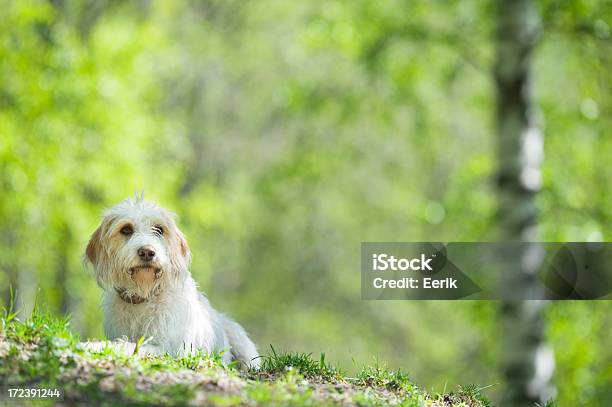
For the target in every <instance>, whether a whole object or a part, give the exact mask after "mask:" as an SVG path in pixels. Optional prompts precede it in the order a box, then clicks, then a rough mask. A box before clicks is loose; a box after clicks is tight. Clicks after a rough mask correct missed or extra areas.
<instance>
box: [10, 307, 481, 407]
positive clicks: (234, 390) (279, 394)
mask: <svg viewBox="0 0 612 407" xmlns="http://www.w3.org/2000/svg"><path fill="white" fill-rule="evenodd" d="M0 324H1V325H0V382H2V383H5V384H7V385H12V386H39V387H43V386H59V387H62V388H64V391H65V400H64V402H63V404H64V405H83V406H90V405H108V406H116V405H131V406H141V405H142V406H150V405H177V406H178V405H212V406H227V405H245V406H258V405H265V406H269V405H317V406H318V405H359V406H371V405H372V406H374V405H401V406H478V407H481V406H489V405H490V403H489V401H488V400H487V399H486V398H485V397H484V396H483V395H482V394H481V391H480V389H479V388H478V387H476V386H466V387H460V388H459V389H458V390H457V391H455V392H452V393H447V394H428V393H427V392H425V391H423V390H422V389H420V388H418V387H417V386H416V385H415V384H414V383H412V382H411V381H410V380H409V379H408V376H407V375H406V374H405V373H403V372H401V371H392V370H388V369H386V368H384V367H382V366H378V365H375V366H367V367H365V368H363V370H361V372H359V373H358V374H357V375H356V377H347V376H346V375H345V374H343V373H342V372H341V371H340V370H339V369H337V368H335V367H333V366H330V365H329V364H328V363H327V362H326V360H325V354H322V355H321V356H320V358H318V359H315V358H312V357H311V355H308V354H300V353H281V352H277V351H276V350H275V349H274V348H272V347H271V351H270V352H268V354H267V355H265V356H264V357H263V360H262V367H261V369H260V370H251V371H247V372H241V371H239V370H238V369H236V368H235V367H233V366H229V367H227V366H223V364H222V363H221V359H220V357H219V355H205V354H202V353H195V354H192V355H189V356H185V357H181V358H175V357H170V356H141V355H138V354H136V355H126V354H125V353H122V352H119V351H117V349H115V348H114V347H113V346H111V345H109V346H105V347H102V348H101V349H99V350H91V349H89V348H88V347H87V346H84V345H83V343H82V342H79V338H78V337H77V336H76V335H74V334H73V333H72V332H71V331H70V329H69V320H68V319H58V318H56V317H53V316H51V315H48V314H46V313H40V312H35V313H33V315H32V316H31V317H30V318H28V319H26V320H23V321H21V320H18V319H17V318H16V317H15V315H14V314H11V313H9V312H5V313H4V316H3V317H2V318H1V320H0ZM5 396H6V395H3V397H5ZM2 402H3V401H2V398H0V404H2ZM42 404H43V405H44V404H45V402H43V403H42ZM47 404H54V403H53V402H47ZM32 405H41V402H35V403H34V402H33V403H32Z"/></svg>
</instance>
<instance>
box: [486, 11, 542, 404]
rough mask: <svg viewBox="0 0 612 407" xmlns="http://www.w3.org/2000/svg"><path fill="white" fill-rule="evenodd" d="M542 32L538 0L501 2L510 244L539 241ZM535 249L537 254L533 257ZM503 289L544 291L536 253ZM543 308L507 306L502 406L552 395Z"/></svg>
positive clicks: (525, 253) (502, 217)
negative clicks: (536, 60)
mask: <svg viewBox="0 0 612 407" xmlns="http://www.w3.org/2000/svg"><path fill="white" fill-rule="evenodd" d="M538 32H539V15H538V11H537V7H536V4H535V2H534V1H533V0H499V1H498V7H497V63H496V66H495V79H496V85H497V125H498V133H499V150H498V154H499V157H498V159H499V165H500V166H499V174H498V176H499V178H498V193H499V223H500V226H501V238H502V240H503V241H514V242H516V241H524V242H529V241H535V240H536V238H537V236H536V234H535V233H536V224H537V213H536V207H535V198H536V195H537V193H538V191H539V190H540V185H541V170H540V164H541V161H542V158H543V138H542V133H541V132H540V129H539V128H538V126H537V124H536V120H535V117H534V107H533V102H532V97H531V85H530V79H531V76H530V65H531V55H532V51H533V49H534V47H535V44H536V42H537V37H538ZM534 250H536V251H534ZM504 263H505V267H506V269H505V272H504V277H503V278H504V280H505V281H504V287H505V288H506V289H508V290H510V292H523V293H524V292H531V293H533V294H534V295H537V294H536V293H535V292H534V291H535V290H537V285H536V274H535V273H536V272H537V271H538V269H539V268H540V267H541V265H542V255H541V253H538V252H537V248H535V249H534V247H533V246H531V247H530V246H529V245H520V246H519V245H516V247H515V248H513V249H512V250H511V251H510V252H509V253H508V255H507V256H506V257H505V259H504ZM542 306H543V303H542V302H540V301H505V302H503V303H502V305H501V319H502V323H501V325H502V329H503V335H502V341H503V343H502V345H503V346H502V355H501V364H502V371H503V374H504V376H505V379H506V384H507V386H508V387H507V389H506V391H505V394H504V398H503V401H502V403H503V405H507V406H513V407H519V406H532V407H533V406H534V403H535V402H543V401H545V400H546V399H547V398H549V397H550V396H551V395H552V386H551V385H550V380H551V378H552V373H553V370H554V361H553V356H552V352H551V351H550V348H548V347H547V346H546V344H545V342H544V337H543V333H544V330H543V320H542Z"/></svg>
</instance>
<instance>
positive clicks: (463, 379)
mask: <svg viewBox="0 0 612 407" xmlns="http://www.w3.org/2000/svg"><path fill="white" fill-rule="evenodd" d="M539 4H540V11H541V15H542V19H543V36H542V39H541V41H540V44H539V46H538V50H537V54H536V61H535V66H534V69H535V71H534V73H535V83H534V85H535V89H536V95H535V97H536V101H537V103H538V106H539V108H540V118H541V124H542V126H543V128H544V130H545V161H544V166H543V170H544V185H543V191H542V193H541V194H540V198H539V206H540V213H541V216H540V238H541V239H540V240H542V241H583V240H610V236H611V232H610V227H609V226H610V217H611V214H612V200H611V199H610V179H611V175H612V174H611V171H612V170H611V166H610V164H609V160H610V157H611V153H612V145H611V144H612V137H610V130H611V129H612V114H611V113H612V93H611V92H610V89H612V71H610V69H609V68H610V66H611V56H612V52H611V51H612V37H611V33H610V25H611V24H612V21H611V20H612V4H611V3H610V2H609V1H603V0H602V1H587V0H579V1H562V2H558V1H550V0H547V1H541V2H540V3H539ZM0 7H1V10H2V11H1V12H0V193H1V198H0V269H1V270H2V272H1V273H0V289H1V290H2V296H3V300H4V301H6V300H7V298H8V291H9V290H8V287H9V283H12V284H13V285H14V286H15V287H16V288H17V290H18V292H19V297H18V305H20V306H22V307H23V309H24V312H27V310H28V309H30V308H31V307H32V305H33V302H34V297H35V296H37V297H38V302H39V304H45V305H46V306H47V307H49V308H50V309H51V310H52V311H55V312H57V313H70V314H71V315H72V318H73V324H74V326H75V327H76V328H77V329H78V330H79V331H81V333H82V334H84V335H85V336H91V337H100V336H102V332H101V326H100V325H101V324H100V310H99V308H98V301H99V294H100V293H99V289H98V288H97V286H96V285H95V282H94V280H93V278H92V277H91V273H88V272H85V271H84V268H85V267H84V266H83V263H82V253H83V251H84V247H85V245H86V242H87V240H88V236H89V234H90V233H91V232H92V231H93V230H94V229H95V227H96V225H97V223H98V222H99V215H100V213H101V211H102V209H103V208H104V207H107V206H109V205H112V204H114V203H117V202H118V201H120V200H122V199H125V198H126V197H128V196H131V195H133V194H134V192H137V191H141V190H144V191H145V195H146V197H147V198H149V199H153V200H155V201H157V202H158V203H159V204H161V205H162V206H165V207H168V208H170V209H172V210H174V211H175V212H177V213H178V214H179V215H180V216H179V218H180V225H181V227H182V228H183V230H184V231H185V233H186V235H187V237H188V239H189V242H190V245H191V248H192V251H193V253H194V263H193V274H194V276H195V278H196V280H197V281H198V282H199V283H200V285H201V287H202V289H203V290H205V291H206V292H207V293H208V294H209V296H210V297H211V299H212V301H213V303H214V304H216V305H217V306H218V307H219V308H221V309H224V310H228V311H229V312H231V313H232V314H233V315H235V316H236V317H237V319H238V320H240V321H241V322H244V324H245V325H246V326H247V328H248V329H249V330H250V331H251V332H252V333H253V336H254V338H255V339H256V341H257V342H258V343H259V344H260V345H261V347H262V348H266V346H267V344H269V343H272V344H274V346H275V347H276V348H280V349H290V350H293V351H300V352H313V353H314V354H319V353H320V352H321V351H325V352H326V354H327V355H328V357H329V359H330V360H331V361H333V362H340V365H341V366H342V367H343V368H344V369H347V370H348V371H351V370H353V369H354V367H355V366H354V364H355V363H356V362H355V361H357V362H359V363H362V362H363V363H367V362H371V361H372V360H373V358H380V359H381V360H385V361H389V364H390V367H392V368H402V370H404V371H408V372H410V373H411V374H412V375H413V379H414V380H415V381H416V382H417V383H420V384H421V385H424V386H431V387H433V388H435V390H438V391H441V390H442V388H443V387H444V386H445V385H446V384H448V386H452V385H454V384H457V383H467V382H474V383H481V384H483V385H484V384H493V383H501V382H502V379H501V377H500V376H499V375H498V373H496V367H497V364H498V356H499V354H500V352H503V349H501V348H500V346H499V341H500V332H499V326H498V323H497V319H496V307H497V305H496V304H495V303H485V302H468V301H465V302H452V303H451V302H430V303H425V302H420V303H416V302H383V301H376V302H365V301H361V300H360V294H359V293H360V291H359V278H358V274H359V244H360V242H362V241H394V240H397V241H423V240H436V241H486V240H494V239H495V237H496V235H497V232H496V224H495V207H496V201H495V186H494V184H493V175H494V172H495V167H496V162H495V151H496V150H495V149H496V134H495V126H494V113H495V99H494V81H493V77H492V68H491V67H492V63H493V58H494V53H495V52H494V41H493V31H494V24H495V21H494V18H493V8H494V3H492V2H488V1H487V2H479V1H461V2H460V1H449V2H425V1H416V2H408V1H400V0H395V1H388V2H374V1H367V0H354V1H322V0H320V1H319V0H316V1H309V2H300V3H296V2H285V1H280V0H260V1H255V2H241V1H235V0H233V1H221V0H208V1H193V2H166V1H162V2H147V1H137V2H133V3H129V4H128V3H124V2H118V1H111V0H107V1H92V0H90V1H72V0H63V1H53V2H48V1H11V0H0ZM611 310H612V305H610V302H606V301H602V302H590V303H583V304H578V303H562V304H561V303H554V304H551V305H550V307H549V313H548V316H547V319H548V325H549V328H548V331H549V335H548V336H549V339H550V341H551V344H552V345H553V347H554V349H555V351H556V358H557V364H558V366H557V376H556V384H557V386H558V389H559V404H560V405H582V406H599V405H605V404H606V401H607V402H608V403H609V402H610V401H612V394H611V393H610V382H611V381H612V370H611V368H610V366H612V363H611V361H612V350H611V348H612V347H611V346H610V339H609V337H610V333H611V332H612V328H611V327H612V317H611V316H610V315H611V312H610V311H611ZM501 389H503V383H501V384H500V385H499V386H494V387H493V388H492V389H491V393H493V395H495V392H499V391H501Z"/></svg>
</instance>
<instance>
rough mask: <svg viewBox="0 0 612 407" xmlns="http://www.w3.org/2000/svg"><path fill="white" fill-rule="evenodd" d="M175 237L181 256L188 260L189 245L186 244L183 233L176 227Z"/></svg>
mask: <svg viewBox="0 0 612 407" xmlns="http://www.w3.org/2000/svg"><path fill="white" fill-rule="evenodd" d="M176 237H177V238H178V241H179V247H180V248H181V254H182V255H183V257H184V258H186V259H188V260H190V259H191V250H189V245H188V244H187V239H186V238H185V235H184V234H183V232H181V231H180V229H179V228H178V227H177V228H176Z"/></svg>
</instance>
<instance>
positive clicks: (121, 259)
mask: <svg viewBox="0 0 612 407" xmlns="http://www.w3.org/2000/svg"><path fill="white" fill-rule="evenodd" d="M86 256H87V258H88V259H89V261H91V263H92V264H93V266H94V269H95V274H96V279H97V281H98V285H99V286H100V287H101V288H102V289H104V294H103V298H102V307H103V310H104V331H105V333H106V335H107V337H108V338H109V339H120V338H124V339H125V338H127V340H129V341H131V342H136V341H138V340H139V339H140V338H141V337H142V336H144V337H147V338H148V337H151V338H152V340H153V342H152V343H153V344H154V345H155V346H156V348H158V349H159V351H160V352H162V353H170V354H172V355H182V354H185V353H188V352H191V351H195V350H197V349H202V350H204V351H206V352H209V353H210V352H213V351H217V352H218V351H225V352H224V354H223V360H224V362H226V363H228V362H230V361H231V360H236V361H238V363H239V364H240V365H241V367H253V368H257V367H259V355H258V353H257V349H256V348H255V345H254V344H253V342H252V341H251V340H250V339H249V337H248V335H247V334H246V332H245V331H244V329H243V328H242V327H241V326H240V325H239V324H237V323H236V322H234V321H232V320H231V319H230V318H228V317H227V316H225V315H223V314H221V313H219V312H217V311H215V310H214V309H213V308H212V307H211V306H210V304H209V302H208V299H207V298H206V297H205V296H204V295H202V294H201V293H199V292H198V289H197V286H196V283H195V282H194V280H193V278H192V277H191V273H190V272H189V265H190V263H191V253H190V251H189V247H188V246H187V241H186V240H185V236H184V235H183V233H182V232H181V231H180V230H179V229H178V227H177V226H176V223H175V221H174V216H173V215H172V214H171V213H169V212H168V211H166V210H164V209H162V208H160V207H158V206H156V205H155V204H152V203H149V202H145V201H144V200H143V198H142V197H140V198H136V199H134V200H129V199H128V200H126V201H124V202H122V203H120V204H119V205H117V206H115V207H113V208H110V209H109V210H107V211H106V212H105V214H104V219H103V221H102V224H101V225H100V226H99V227H98V229H97V230H96V231H95V232H94V233H93V235H92V236H91V240H90V242H89V244H88V246H87V250H86Z"/></svg>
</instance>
